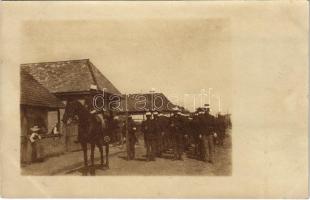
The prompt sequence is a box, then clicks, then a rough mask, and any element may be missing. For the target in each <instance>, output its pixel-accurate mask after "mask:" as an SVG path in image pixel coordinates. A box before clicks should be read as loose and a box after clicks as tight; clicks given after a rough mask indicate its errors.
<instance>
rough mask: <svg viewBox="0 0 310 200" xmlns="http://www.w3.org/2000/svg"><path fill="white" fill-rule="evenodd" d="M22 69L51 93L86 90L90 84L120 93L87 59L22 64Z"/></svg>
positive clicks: (113, 92)
mask: <svg viewBox="0 0 310 200" xmlns="http://www.w3.org/2000/svg"><path fill="white" fill-rule="evenodd" d="M21 67H22V69H24V70H26V71H27V72H28V73H29V74H31V75H32V76H33V77H34V78H35V79H36V80H37V81H38V82H39V83H41V84H42V85H43V86H44V87H46V88H47V89H48V90H49V91H50V92H52V93H66V92H87V91H89V89H90V85H92V84H93V85H97V86H98V89H100V90H102V89H103V88H106V89H105V91H106V92H108V93H111V94H120V92H119V91H118V90H117V89H116V88H115V87H114V85H113V84H112V83H111V82H110V81H109V80H108V79H107V78H106V77H105V76H104V75H103V74H102V73H101V72H100V71H99V70H98V69H97V68H96V67H95V66H94V65H93V64H92V63H91V62H90V61H89V60H88V59H82V60H68V61H57V62H43V63H29V64H22V65H21Z"/></svg>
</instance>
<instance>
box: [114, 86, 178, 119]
mask: <svg viewBox="0 0 310 200" xmlns="http://www.w3.org/2000/svg"><path fill="white" fill-rule="evenodd" d="M115 105H116V104H115ZM175 108H176V106H175V105H174V104H173V103H172V102H171V101H170V100H169V99H168V98H167V97H166V96H165V95H164V94H163V93H155V92H150V93H138V94H129V95H123V96H122V101H121V103H120V104H119V105H118V106H115V107H113V109H116V110H118V111H119V112H120V113H128V114H131V115H144V114H145V113H146V112H148V111H150V112H153V111H157V112H160V113H163V114H169V113H172V112H175Z"/></svg>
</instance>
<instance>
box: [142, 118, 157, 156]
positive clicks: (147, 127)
mask: <svg viewBox="0 0 310 200" xmlns="http://www.w3.org/2000/svg"><path fill="white" fill-rule="evenodd" d="M154 129H155V128H154V121H153V120H152V119H151V113H150V112H147V113H146V120H145V121H143V123H142V125H141V130H142V132H143V133H144V140H145V146H146V160H147V161H151V160H154V161H155V146H156V135H155V131H156V130H154Z"/></svg>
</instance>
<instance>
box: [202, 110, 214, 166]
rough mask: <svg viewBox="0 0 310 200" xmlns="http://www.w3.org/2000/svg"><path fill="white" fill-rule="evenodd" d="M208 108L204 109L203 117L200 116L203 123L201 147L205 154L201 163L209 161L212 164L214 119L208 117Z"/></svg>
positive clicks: (210, 116)
mask: <svg viewBox="0 0 310 200" xmlns="http://www.w3.org/2000/svg"><path fill="white" fill-rule="evenodd" d="M209 112H210V108H206V111H205V113H204V115H203V116H202V119H203V123H204V134H203V146H204V148H205V151H204V152H205V153H204V156H203V161H205V162H206V161H209V162H210V163H214V152H215V148H214V135H213V133H214V121H215V120H214V117H213V116H212V115H210V113H209Z"/></svg>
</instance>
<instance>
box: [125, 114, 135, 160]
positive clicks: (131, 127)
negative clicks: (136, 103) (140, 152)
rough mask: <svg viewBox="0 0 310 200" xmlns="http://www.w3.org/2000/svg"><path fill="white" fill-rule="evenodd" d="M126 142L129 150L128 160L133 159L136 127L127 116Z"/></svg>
mask: <svg viewBox="0 0 310 200" xmlns="http://www.w3.org/2000/svg"><path fill="white" fill-rule="evenodd" d="M127 123H128V126H127V127H128V142H129V149H128V155H129V156H128V158H129V160H133V159H135V144H136V142H137V138H136V134H135V133H136V130H137V128H136V125H135V122H134V121H133V119H132V117H131V115H129V116H128V121H127Z"/></svg>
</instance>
